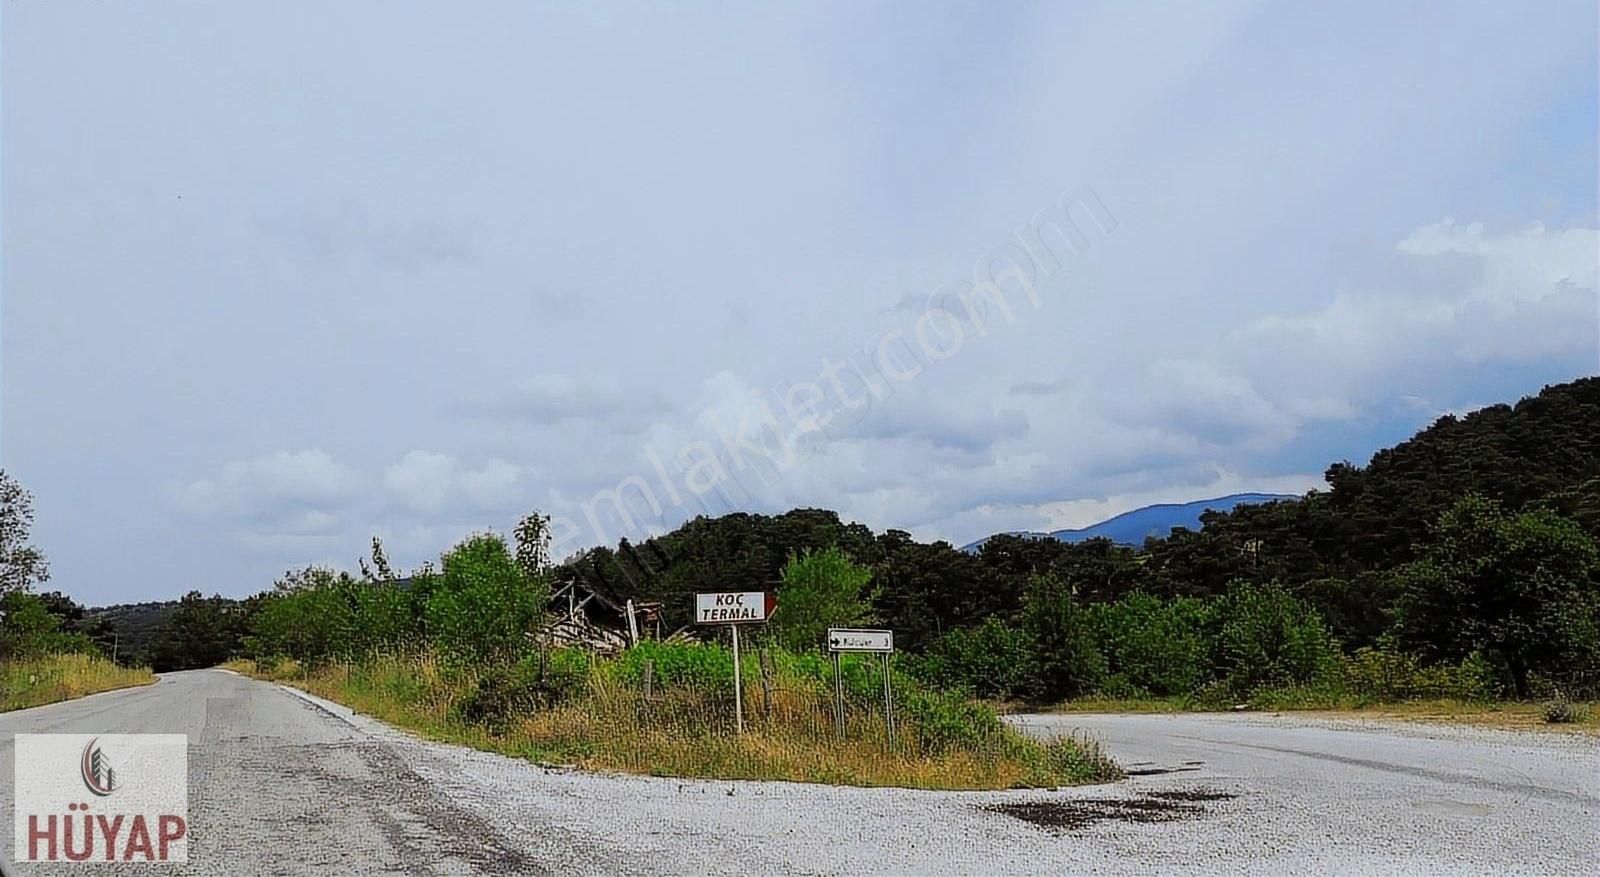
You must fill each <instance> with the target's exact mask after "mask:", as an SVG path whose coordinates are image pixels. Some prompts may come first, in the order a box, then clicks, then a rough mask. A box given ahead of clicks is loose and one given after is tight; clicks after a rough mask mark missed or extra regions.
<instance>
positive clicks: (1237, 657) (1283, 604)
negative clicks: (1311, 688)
mask: <svg viewBox="0 0 1600 877" xmlns="http://www.w3.org/2000/svg"><path fill="white" fill-rule="evenodd" d="M1215 612H1216V616H1215V617H1216V619H1217V620H1218V622H1220V627H1219V628H1218V631H1217V646H1216V647H1217V655H1216V664H1217V667H1218V669H1219V670H1220V671H1221V673H1222V674H1223V676H1224V677H1225V678H1226V680H1227V682H1228V686H1229V688H1230V689H1232V690H1233V692H1234V693H1236V694H1239V695H1248V694H1250V693H1251V692H1254V691H1255V690H1256V689H1258V688H1263V687H1268V686H1277V685H1303V684H1305V683H1307V682H1310V681H1312V680H1313V679H1315V678H1316V677H1317V675H1318V674H1319V673H1321V672H1322V671H1323V669H1325V668H1326V667H1327V666H1328V663H1329V662H1330V661H1332V660H1333V658H1334V656H1335V655H1336V654H1337V649H1336V648H1335V646H1334V643H1333V638H1332V637H1331V636H1330V635H1329V634H1328V630H1327V627H1326V626H1325V625H1324V624H1323V623H1322V616H1320V615H1318V614H1317V610H1316V609H1314V608H1312V607H1311V606H1310V605H1309V604H1307V603H1305V602H1304V601H1302V600H1298V599H1296V598H1295V597H1294V596H1292V595H1291V594H1289V593H1288V592H1286V591H1284V590H1283V589H1282V588H1279V587H1277V586H1276V585H1268V586H1259V585H1251V584H1247V583H1240V584H1238V585H1236V586H1235V587H1234V588H1233V589H1232V590H1230V591H1229V592H1228V594H1227V595H1226V596H1224V597H1223V598H1221V600H1219V601H1218V604H1217V606H1216V608H1215Z"/></svg>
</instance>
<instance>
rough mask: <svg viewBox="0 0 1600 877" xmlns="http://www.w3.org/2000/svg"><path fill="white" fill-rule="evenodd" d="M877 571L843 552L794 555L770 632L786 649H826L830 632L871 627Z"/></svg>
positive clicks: (780, 588)
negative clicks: (871, 584)
mask: <svg viewBox="0 0 1600 877" xmlns="http://www.w3.org/2000/svg"><path fill="white" fill-rule="evenodd" d="M871 580H872V570H870V569H867V568H866V567H864V566H859V565H857V564H856V563H854V562H852V561H851V560H850V557H849V555H847V554H845V553H844V552H843V551H840V550H839V549H838V548H825V549H823V550H821V551H808V552H806V553H804V554H801V555H798V556H791V557H790V558H789V563H788V564H787V565H786V566H784V568H783V583H782V585H780V586H779V588H778V609H777V612H775V613H774V614H773V617H772V621H771V623H770V624H768V625H767V627H768V633H769V635H771V636H772V637H773V638H775V639H776V640H777V641H778V642H779V643H781V644H782V645H783V646H784V648H787V649H790V650H793V651H810V650H813V649H819V648H821V647H822V640H823V637H824V636H826V635H827V631H828V628H830V627H851V626H855V625H860V624H865V623H866V622H867V621H869V620H870V619H871V617H872V597H873V595H872V592H871V591H870V590H869V589H868V587H867V584H868V583H869V582H870V581H871Z"/></svg>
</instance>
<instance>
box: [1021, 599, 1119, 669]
mask: <svg viewBox="0 0 1600 877" xmlns="http://www.w3.org/2000/svg"><path fill="white" fill-rule="evenodd" d="M1022 627H1023V630H1024V631H1026V632H1027V634H1028V637H1029V639H1030V640H1031V642H1032V646H1033V667H1032V670H1033V679H1032V689H1033V691H1032V694H1033V696H1034V697H1035V698H1036V699H1038V700H1051V701H1053V700H1064V699H1066V698H1071V697H1078V696H1080V695H1084V694H1090V693H1092V692H1094V691H1095V690H1096V689H1097V688H1098V687H1099V685H1100V682H1101V680H1102V679H1104V678H1105V675H1106V659H1105V655H1103V654H1101V652H1100V647H1099V645H1098V644H1097V643H1096V641H1095V635H1094V626H1093V621H1092V619H1091V618H1090V617H1089V614H1088V613H1087V612H1086V611H1085V610H1084V607H1082V606H1080V605H1078V602H1077V600H1076V599H1074V598H1073V595H1072V586H1071V585H1070V584H1068V583H1067V582H1066V581H1064V580H1062V579H1061V577H1060V576H1057V575H1055V574H1052V573H1045V574H1043V575H1038V576H1034V578H1033V581H1032V583H1031V584H1030V585H1029V586H1028V593H1027V596H1026V597H1024V599H1023V607H1022Z"/></svg>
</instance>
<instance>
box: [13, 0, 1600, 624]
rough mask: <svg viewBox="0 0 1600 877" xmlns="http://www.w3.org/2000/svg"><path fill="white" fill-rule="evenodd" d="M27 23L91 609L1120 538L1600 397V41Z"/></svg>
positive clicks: (686, 18) (1164, 12) (1240, 28)
mask: <svg viewBox="0 0 1600 877" xmlns="http://www.w3.org/2000/svg"><path fill="white" fill-rule="evenodd" d="M0 16H3V17H0V76H3V79H0V88H3V95H0V98H3V104H0V113H3V119H0V141H3V143H0V146H3V152H0V156H3V158H0V161H3V169H0V170H3V175H0V210H3V221H4V225H3V242H0V257H3V267H0V295H3V301H0V304H3V311H4V312H3V317H4V320H3V323H0V369H3V371H0V465H3V466H4V467H5V469H6V470H7V471H8V472H10V473H11V474H13V475H15V476H16V477H18V478H19V479H21V480H22V481H23V482H24V483H25V484H26V485H27V486H28V487H30V488H31V489H32V490H33V491H34V492H35V494H36V495H37V505H38V515H39V519H38V524H37V528H36V538H37V541H38V542H39V543H40V544H41V546H42V547H43V548H45V549H46V550H47V552H48V553H49V555H50V557H51V559H52V562H53V566H54V571H55V580H54V582H52V585H53V586H56V587H60V588H62V589H65V590H67V591H69V592H70V593H73V594H75V595H77V596H79V597H80V598H82V599H86V600H89V601H91V602H96V603H103V602H113V601H124V600H139V599H151V598H158V597H165V596H172V595H176V594H179V593H181V592H182V591H185V590H188V589H190V588H199V589H202V590H205V591H220V592H222V593H226V594H235V595H237V594H245V593H249V592H253V591H256V590H259V589H261V588H264V587H267V586H269V585H270V584H271V581H272V579H273V578H274V577H275V576H276V575H278V574H279V573H281V572H282V571H283V570H285V569H287V568H289V567H291V566H299V565H303V564H306V563H327V564H333V565H338V566H343V567H350V566H353V565H354V561H355V558H356V557H357V556H358V555H359V554H360V553H361V552H362V550H363V548H364V546H365V544H366V542H367V540H368V539H369V538H370V537H371V536H372V535H374V534H376V535H380V536H382V537H383V538H384V539H385V541H386V543H387V544H388V546H389V548H390V552H391V554H392V555H393V556H394V557H395V558H396V560H397V561H398V562H400V563H402V564H404V565H414V564H416V563H419V562H421V561H422V560H424V559H426V558H428V557H432V556H436V555H437V553H438V552H439V551H440V550H442V549H444V548H446V547H448V546H449V545H450V544H451V543H452V542H454V541H455V540H457V539H459V538H460V537H461V536H462V535H464V534H466V533H469V532H472V531H474V530H481V529H485V528H494V529H499V530H502V531H505V530H508V529H509V528H510V527H511V525H512V524H513V523H514V522H515V520H516V518H517V517H518V516H519V515H520V514H522V513H524V512H526V511H528V510H531V509H534V508H538V509H543V510H545V511H547V512H549V513H551V514H554V515H556V516H557V517H558V519H559V520H560V521H561V523H562V526H561V527H559V528H558V535H560V536H562V537H563V544H562V546H561V547H562V549H563V550H567V551H570V550H576V549H578V548H581V547H582V546H584V545H586V544H592V543H594V542H597V541H602V540H604V541H610V540H614V539H615V538H616V537H617V536H618V535H621V534H623V533H625V532H628V533H631V534H633V535H635V536H637V535H640V534H642V533H645V532H648V531H650V530H652V529H661V528H665V527H670V526H672V525H673V524H674V523H675V522H676V521H678V520H681V519H682V518H683V517H685V516H687V515H690V514H694V513H697V512H702V511H704V512H720V511H726V510H730V509H734V508H743V509H751V510H759V511H778V510H783V509H787V508H790V507H793V506H797V505H815V506H824V507H829V508H835V509H838V510H839V511H840V512H841V513H843V514H844V515H845V516H847V517H849V518H851V519H854V520H859V521H862V522H864V523H867V524H869V525H871V526H873V527H875V528H884V527H891V526H892V527H898V528H903V529H908V530H911V531H912V532H913V533H915V534H916V535H918V536H920V537H924V538H945V539H949V540H951V541H953V542H956V543H958V544H960V543H963V542H966V541H970V540H972V539H975V538H978V537H981V536H983V535H986V534H988V533H990V532H994V531H998V530H1010V529H1050V528H1057V527H1068V526H1081V525H1083V524H1086V523H1089V522H1092V521H1094V520H1098V519H1101V518H1104V517H1107V516H1109V515H1111V514H1115V513H1118V512H1121V511H1124V510H1126V509H1128V508H1132V507H1135V506H1137V505H1142V504H1145V503H1148V502H1157V501H1180V500H1189V499H1196V498H1203V497H1208V496H1215V495H1220V494H1224V493H1230V492H1235V491H1240V490H1266V491H1293V492H1298V491H1301V490H1305V489H1308V488H1311V487H1314V486H1316V485H1317V483H1318V480H1319V478H1320V474H1321V473H1322V471H1323V470H1324V469H1325V467H1326V466H1327V464H1328V463H1330V462H1332V461H1334V460H1338V459H1350V460H1355V461H1365V460H1366V459H1367V457H1368V456H1370V454H1371V453H1372V452H1373V451H1374V450H1376V449H1377V448H1378V447H1381V446H1384V445H1387V444H1390V443H1392V442H1394V441H1396V440H1398V439H1400V438H1403V437H1405V436H1407V435H1409V434H1410V433H1411V432H1413V431H1414V430H1416V429H1417V428H1418V427H1420V426H1423V425H1425V424H1427V423H1428V422H1430V421H1431V420H1432V419H1434V418H1435V417H1437V416H1439V415H1440V414H1442V413H1445V412H1451V411H1464V410H1470V409H1471V408H1473V407H1475V406H1479V405H1483V404H1489V403H1493V402H1497V401H1506V400H1510V399H1513V398H1515V397H1517V396H1520V395H1524V394H1528V393H1532V392H1536V391H1537V390H1538V388H1539V387H1540V386H1541V385H1542V384H1545V383H1548V382H1554V381H1561V380H1568V379H1571V378H1574V377H1578V376H1581V375H1587V374H1594V373H1596V372H1597V371H1600V309H1597V299H1596V286H1597V280H1596V270H1597V269H1596V261H1597V248H1600V231H1597V227H1600V221H1597V217H1596V189H1597V180H1596V170H1595V169H1596V164H1597V154H1596V138H1597V130H1596V116H1597V91H1596V76H1595V71H1596V69H1597V63H1600V59H1597V53H1596V37H1595V34H1596V28H1597V22H1596V11H1595V8H1594V5H1593V4H1592V3H1583V2H1571V3H1566V2H1557V3H1547V4H1537V5H1535V6H1532V7H1528V8H1512V7H1510V6H1508V5H1506V4H1493V3H1481V4H1474V3H1459V4H1448V5H1444V6H1435V7H1432V8H1396V7H1395V6H1394V5H1393V4H1384V3H1353V4H1340V5H1339V7H1338V8H1337V9H1333V8H1323V7H1318V6H1309V5H1305V4H1271V3H1251V2H1219V3H1216V4H1211V5H1208V6H1206V7H1204V8H1201V7H1200V6H1198V5H1184V6H1183V7H1182V8H1177V7H1175V6H1174V5H1172V4H1161V3H1150V4H1129V3H1071V4H1021V3H1017V4H1004V5H998V6H997V5H995V4H965V5H951V4H898V5H891V4H821V5H811V4H808V5H805V6H800V5H793V6H785V7H770V6H769V7H759V8H758V7H742V6H736V5H722V4H679V5H675V6H673V7H672V8H670V9H668V8H665V7H662V8H652V7H649V6H645V5H642V4H626V5H621V4H591V5H586V6H583V7H577V6H555V5H549V6H539V5H530V4H510V3H506V4H475V5H473V6H471V7H466V8H456V7H447V6H444V5H438V4H411V3H383V4H379V3H376V2H373V3H359V2H350V3H341V4H338V5H336V6H331V7H327V8H314V7H306V8H303V9H282V8H269V7H266V6H258V7H244V6H237V5H228V6H222V5H216V4H203V3H170V4H162V5H160V6H156V7H148V6H147V7H140V8H133V7H115V6H102V5H89V4H80V3H75V2H52V3H48V4H46V3H28V4H7V5H6V6H5V7H4V9H3V10H0ZM1064 193H1069V202H1070V203H1072V204H1075V205H1077V208H1076V209H1077V212H1076V213H1074V214H1072V215H1073V217H1074V221H1075V222H1078V223H1079V224H1080V225H1081V227H1082V229H1083V231H1084V234H1085V236H1084V238H1083V240H1082V242H1081V243H1082V246H1080V247H1079V248H1078V251H1077V252H1076V253H1074V254H1071V255H1070V256H1068V254H1067V253H1066V252H1065V251H1064V250H1059V249H1058V250H1055V251H1052V252H1055V253H1059V254H1060V255H1061V256H1062V257H1063V258H1062V259H1061V260H1060V268H1059V270H1056V271H1054V272H1049V271H1043V270H1040V271H1037V272H1036V276H1035V281H1036V282H1035V286H1034V290H1033V292H1034V296H1033V297H1032V298H1030V297H1029V296H1027V295H1026V292H1027V290H1025V289H1023V288H1022V286H1020V285H1018V284H1019V283H1020V281H1009V282H1007V283H1001V284H1000V288H1001V293H1002V295H1004V296H1006V301H1007V306H1008V307H1011V308H1012V314H1011V319H1010V320H1007V319H1006V315H1005V314H1004V313H1002V312H1001V311H1000V310H998V309H997V308H996V307H995V305H994V303H993V302H992V301H991V300H988V299H984V298H982V296H981V290H978V291H976V292H975V291H974V290H975V286H974V284H975V275H977V276H976V280H977V281H981V280H983V279H984V277H985V276H988V275H987V274H985V272H986V271H989V272H991V273H992V271H991V269H993V270H1000V269H998V268H996V267H995V266H996V265H999V264H1001V263H998V262H995V261H994V258H992V257H994V255H995V254H996V253H1000V252H1004V251H1006V247H1007V246H1010V245H1011V242H1014V241H1015V240H1016V236H1017V234H1018V230H1019V229H1026V228H1029V227H1031V226H1034V225H1035V224H1036V221H1035V217H1037V216H1039V215H1040V212H1041V211H1049V210H1051V209H1052V208H1053V207H1054V206H1055V205H1057V204H1059V203H1061V200H1060V199H1061V198H1062V196H1063V194H1064ZM1073 193H1075V194H1073ZM1085 193H1088V194H1087V195H1086V194H1085ZM1086 198H1087V199H1089V200H1093V201H1094V202H1095V203H1097V204H1098V205H1100V206H1101V207H1103V208H1104V211H1105V213H1104V215H1103V216H1101V217H1100V219H1102V220H1107V221H1105V222H1103V223H1095V222H1092V221H1089V220H1088V219H1086V218H1085V217H1086V216H1088V213H1086V212H1085V210H1084V208H1083V205H1084V204H1086V203H1088V201H1086V200H1085V199H1086ZM1072 199H1077V200H1075V201H1074V200H1072ZM1057 240H1058V239H1057ZM1011 252H1015V251H1014V250H1013V251H1011ZM1002 261H1003V260H1002ZM1036 267H1043V264H1042V263H1040V265H1039V266H1036ZM995 276H998V275H995ZM974 296H977V297H974ZM984 302H989V304H988V305H987V307H986V308H984V307H980V309H979V310H978V311H977V313H981V314H985V315H987V316H986V319H987V322H984V323H983V324H982V327H983V329H984V330H985V331H984V332H983V333H982V334H980V333H979V332H978V331H977V330H978V328H979V323H978V322H977V321H975V319H974V318H973V317H972V313H973V312H969V311H968V310H967V304H968V303H977V304H978V305H982V304H983V303H984ZM918 327H922V328H923V330H924V331H923V334H922V336H919V335H918ZM950 327H957V331H959V332H960V333H961V334H959V335H950V334H949V330H950ZM897 332H898V333H899V334H898V335H897V334H895V333H897ZM941 333H943V334H941ZM923 339H926V340H927V341H928V342H929V345H928V346H924V344H923V343H922V342H923ZM930 349H931V353H930ZM863 350H865V351H867V352H866V353H865V354H863V353H861V351H863ZM884 351H893V353H891V354H889V355H891V356H893V355H899V354H903V355H904V356H905V357H908V358H907V359H902V360H893V361H892V362H891V364H892V365H893V364H898V366H899V367H900V368H899V369H898V371H899V373H905V372H908V371H910V368H909V366H911V365H913V364H914V365H916V366H919V367H920V368H919V369H918V370H917V373H916V374H915V376H914V377H908V378H906V379H904V380H900V379H898V378H896V379H885V378H884V372H883V369H882V366H883V363H882V362H881V361H876V360H877V357H876V356H875V353H881V352H884ZM852 354H854V355H855V360H854V361H853V362H854V364H853V365H852V366H851V367H850V368H847V369H845V370H844V372H843V373H844V374H845V375H846V378H847V381H846V383H845V384H844V385H842V386H845V387H846V389H845V391H844V392H840V391H839V390H838V389H836V388H835V387H834V385H833V384H832V383H830V382H829V381H828V379H827V378H826V377H823V376H824V375H826V374H827V369H828V368H829V366H828V363H830V362H832V363H834V364H835V366H836V367H837V364H838V363H841V362H845V361H847V360H849V359H850V357H851V356H852ZM935 354H937V355H935ZM858 366H859V367H862V368H864V369H865V371H866V372H867V373H868V375H867V379H869V380H876V381H877V383H878V389H879V390H880V393H879V394H876V395H874V394H861V393H855V391H854V390H851V389H850V388H851V387H854V388H855V390H860V389H861V386H862V385H859V384H850V383H849V381H850V380H857V381H859V380H860V378H855V377H852V376H853V375H854V374H855V372H854V371H852V369H854V368H856V367H858ZM874 376H875V377H874ZM852 393H854V394H855V395H859V396H861V397H862V400H865V401H861V404H859V405H853V404H851V403H852V401H855V399H854V396H853V395H852ZM794 394H799V395H798V396H795V395H794ZM786 398H788V399H793V398H806V399H809V402H810V407H809V408H806V409H805V410H802V411H796V410H794V409H792V408H790V407H788V406H787V405H786V403H785V399H786ZM806 411H809V412H810V413H811V415H814V416H807V415H806ZM746 426H748V427H749V429H751V430H752V432H751V437H754V436H756V435H757V434H759V436H764V437H765V438H767V439H772V440H774V441H775V442H776V444H768V445H763V446H762V447H766V448H769V449H770V448H773V447H776V448H778V449H779V450H780V452H779V453H776V454H774V455H772V456H770V457H768V458H766V459H759V460H754V461H750V460H747V459H746V457H747V456H748V454H747V453H746V452H747V451H748V446H747V445H745V446H741V445H740V443H739V442H738V441H737V440H730V439H729V436H728V433H729V432H730V431H732V432H734V433H739V432H740V431H741V430H744V429H745V428H746ZM741 448H742V449H741ZM746 463H749V465H744V464H746ZM723 475H725V476H726V477H725V478H724V477H721V476H723ZM697 476H698V480H696V478H697ZM691 482H693V483H695V484H697V485H699V486H701V487H705V488H706V490H705V491H704V493H703V494H697V493H695V491H694V490H692V489H691V487H690V483H691ZM712 482H715V483H712ZM613 495H614V496H615V497H616V498H618V499H620V500H621V501H622V502H625V503H626V504H627V510H626V512H625V513H623V512H622V511H621V510H620V508H619V507H618V506H616V505H615V504H613V503H612V502H611V497H612V496H613Z"/></svg>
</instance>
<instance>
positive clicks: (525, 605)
mask: <svg viewBox="0 0 1600 877" xmlns="http://www.w3.org/2000/svg"><path fill="white" fill-rule="evenodd" d="M440 560H441V570H440V572H439V574H438V576H437V577H436V578H434V579H433V580H432V581H431V583H430V586H429V591H430V593H429V596H428V604H427V608H426V617H425V621H426V625H427V630H428V633H429V635H430V636H432V637H433V638H434V640H435V642H437V643H438V644H439V645H440V646H441V647H442V648H444V650H445V651H447V652H449V653H451V654H452V655H454V656H456V657H459V658H466V659H469V660H477V661H496V660H506V659H511V658H514V657H516V656H517V655H518V654H520V653H521V652H522V650H523V649H525V648H526V647H527V642H528V640H527V635H528V634H530V633H532V632H534V631H536V630H538V629H539V628H540V627H541V626H543V624H544V620H545V614H546V611H547V609H548V607H549V603H550V582H549V579H548V577H547V576H544V575H539V576H530V575H528V574H527V573H526V572H524V571H523V569H522V567H521V566H520V565H518V563H517V561H516V559H515V558H513V557H512V556H511V552H510V550H509V549H508V548H507V547H506V541H505V539H503V538H501V537H500V536H498V535H496V534H494V533H482V534H479V535H476V536H469V537H467V539H466V540H464V541H463V542H461V544H459V545H457V546H456V547H455V548H453V549H451V550H450V551H449V552H448V553H446V554H445V555H444V557H442V558H441V559H440Z"/></svg>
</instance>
